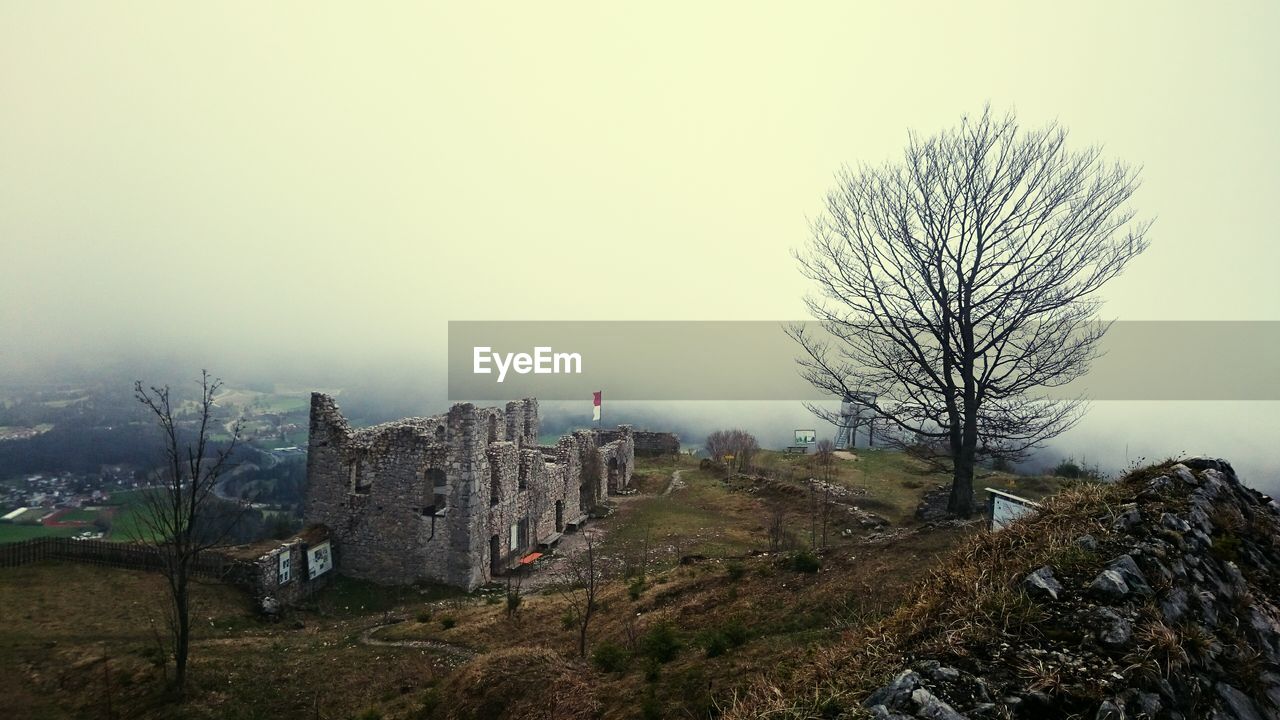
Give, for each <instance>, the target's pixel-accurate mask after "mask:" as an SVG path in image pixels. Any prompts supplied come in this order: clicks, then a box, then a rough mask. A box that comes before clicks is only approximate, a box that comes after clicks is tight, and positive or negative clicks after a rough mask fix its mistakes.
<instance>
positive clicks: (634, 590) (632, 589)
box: [627, 577, 644, 600]
mask: <svg viewBox="0 0 1280 720" xmlns="http://www.w3.org/2000/svg"><path fill="white" fill-rule="evenodd" d="M643 592H644V578H640V577H638V578H636V579H635V580H632V581H631V584H630V585H628V586H627V595H628V596H629V597H630V598H631V599H632V600H639V599H640V594H641V593H643Z"/></svg>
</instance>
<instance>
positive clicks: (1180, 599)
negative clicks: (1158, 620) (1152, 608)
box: [1160, 587, 1190, 623]
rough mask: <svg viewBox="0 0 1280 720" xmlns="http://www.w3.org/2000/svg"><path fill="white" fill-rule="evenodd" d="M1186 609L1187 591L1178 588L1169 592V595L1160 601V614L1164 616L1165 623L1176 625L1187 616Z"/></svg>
mask: <svg viewBox="0 0 1280 720" xmlns="http://www.w3.org/2000/svg"><path fill="white" fill-rule="evenodd" d="M1188 609H1190V608H1189V607H1188V605H1187V591H1186V590H1184V589H1182V588H1180V587H1175V588H1174V589H1172V590H1170V591H1169V594H1167V595H1165V596H1164V597H1163V598H1161V600H1160V612H1161V613H1162V614H1163V615H1164V619H1165V622H1168V623H1176V622H1178V621H1179V620H1181V619H1182V617H1183V616H1184V615H1186V614H1187V610H1188Z"/></svg>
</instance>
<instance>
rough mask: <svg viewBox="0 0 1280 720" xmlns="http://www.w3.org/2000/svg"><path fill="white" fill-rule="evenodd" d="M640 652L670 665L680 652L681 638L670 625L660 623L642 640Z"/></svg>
mask: <svg viewBox="0 0 1280 720" xmlns="http://www.w3.org/2000/svg"><path fill="white" fill-rule="evenodd" d="M640 651H641V652H643V653H644V654H645V655H647V656H648V657H650V658H652V659H653V660H655V661H657V662H659V663H669V662H671V661H672V660H674V659H675V657H676V655H677V654H678V653H679V652H680V638H679V637H677V636H676V631H675V628H673V627H671V625H670V624H669V623H665V622H664V623H658V624H657V625H654V626H653V627H652V628H650V629H649V632H647V633H645V634H644V637H642V638H640Z"/></svg>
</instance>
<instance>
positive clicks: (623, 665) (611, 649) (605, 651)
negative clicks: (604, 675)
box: [591, 640, 630, 673]
mask: <svg viewBox="0 0 1280 720" xmlns="http://www.w3.org/2000/svg"><path fill="white" fill-rule="evenodd" d="M629 659H630V657H629V656H628V654H627V651H626V650H625V649H624V648H623V647H622V646H621V645H619V644H617V643H615V642H610V641H608V640H605V641H603V642H601V643H600V644H598V645H596V649H595V650H592V651H591V664H592V665H595V666H596V669H597V670H599V671H600V672H609V673H617V672H622V671H623V670H626V669H627V661H628V660H629Z"/></svg>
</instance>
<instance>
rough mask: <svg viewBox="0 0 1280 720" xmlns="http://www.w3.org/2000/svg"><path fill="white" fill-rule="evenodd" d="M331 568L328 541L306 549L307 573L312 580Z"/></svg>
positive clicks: (331, 559)
mask: <svg viewBox="0 0 1280 720" xmlns="http://www.w3.org/2000/svg"><path fill="white" fill-rule="evenodd" d="M332 568H333V553H332V552H331V551H330V550H329V542H328V541H327V540H326V541H325V542H322V543H320V544H319V545H317V546H315V547H313V548H310V549H308V550H307V574H308V577H310V578H311V579H312V580H315V579H316V578H318V577H320V576H321V575H323V574H325V573H327V572H329V570H330V569H332Z"/></svg>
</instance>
